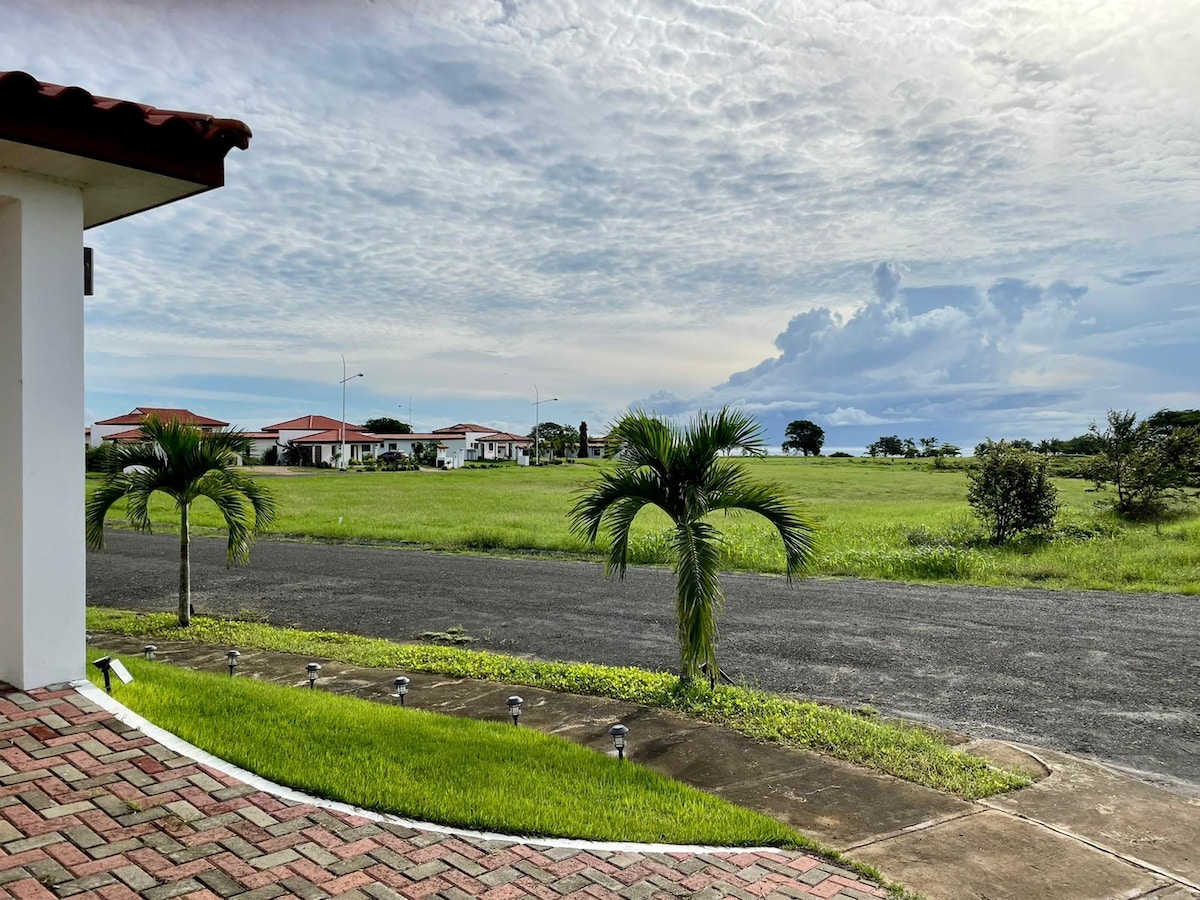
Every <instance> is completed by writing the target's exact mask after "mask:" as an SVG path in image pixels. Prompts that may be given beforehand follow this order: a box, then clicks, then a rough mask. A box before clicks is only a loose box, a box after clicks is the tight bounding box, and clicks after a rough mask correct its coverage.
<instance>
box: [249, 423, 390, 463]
mask: <svg viewBox="0 0 1200 900" xmlns="http://www.w3.org/2000/svg"><path fill="white" fill-rule="evenodd" d="M343 427H344V429H345V437H346V459H347V461H349V460H351V459H362V458H363V457H364V456H366V455H367V454H368V453H370V452H371V448H372V447H373V446H374V444H375V437H374V436H373V435H367V434H366V429H365V428H363V427H362V426H361V425H353V424H351V423H350V422H346V423H345V424H344V426H343V423H342V422H341V420H340V419H331V418H329V416H316V415H309V416H299V417H298V418H295V419H288V420H287V421H286V422H279V423H278V424H276V425H268V426H267V427H266V428H264V429H263V430H262V431H261V432H258V434H261V435H263V441H264V442H266V440H267V439H268V438H269V437H271V436H273V437H274V445H275V446H276V447H277V448H278V451H279V454H280V457H282V456H283V454H284V453H285V452H286V451H287V450H288V445H289V444H294V445H295V446H296V449H297V450H299V451H300V453H301V459H300V464H301V465H310V466H319V465H321V464H322V463H330V464H333V463H334V462H336V461H337V458H338V455H339V454H340V453H341V450H342V431H343ZM269 446H270V444H267V447H269ZM266 449H267V448H266V447H264V448H263V449H262V450H261V451H259V450H256V451H255V452H256V453H258V455H260V456H261V454H262V453H263V452H265V451H266Z"/></svg>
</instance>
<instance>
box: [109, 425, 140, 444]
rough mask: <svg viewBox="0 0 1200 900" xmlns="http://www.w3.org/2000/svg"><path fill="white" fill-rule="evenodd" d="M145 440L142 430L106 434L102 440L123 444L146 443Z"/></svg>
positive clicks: (132, 429) (133, 429) (134, 429)
mask: <svg viewBox="0 0 1200 900" xmlns="http://www.w3.org/2000/svg"><path fill="white" fill-rule="evenodd" d="M145 439H146V436H145V435H144V434H142V429H140V428H130V429H129V430H128V431H118V432H117V433H116V434H106V435H104V437H102V438H101V439H100V440H102V441H113V442H114V443H120V444H123V443H129V442H133V443H137V442H140V441H144V440H145Z"/></svg>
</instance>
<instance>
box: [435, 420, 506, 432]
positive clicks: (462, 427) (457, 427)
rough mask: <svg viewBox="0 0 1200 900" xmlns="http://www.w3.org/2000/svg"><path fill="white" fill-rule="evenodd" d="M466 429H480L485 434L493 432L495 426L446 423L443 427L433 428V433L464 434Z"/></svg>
mask: <svg viewBox="0 0 1200 900" xmlns="http://www.w3.org/2000/svg"><path fill="white" fill-rule="evenodd" d="M468 431H481V432H483V433H485V434H492V433H495V431H496V429H495V428H488V426H486V425H472V424H471V423H469V422H468V423H466V424H464V423H462V422H459V423H458V424H457V425H447V426H446V427H445V428H435V429H433V433H434V434H465V433H466V432H468Z"/></svg>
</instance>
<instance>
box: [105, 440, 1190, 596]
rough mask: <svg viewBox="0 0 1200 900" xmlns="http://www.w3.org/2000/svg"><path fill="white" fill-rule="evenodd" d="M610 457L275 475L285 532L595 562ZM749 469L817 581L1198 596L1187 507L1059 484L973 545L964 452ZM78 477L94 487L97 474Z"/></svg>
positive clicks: (646, 536)
mask: <svg viewBox="0 0 1200 900" xmlns="http://www.w3.org/2000/svg"><path fill="white" fill-rule="evenodd" d="M604 465H608V463H605V462H602V461H595V462H587V463H583V462H580V463H579V464H576V465H572V466H549V467H542V468H533V467H523V466H505V467H501V468H496V469H487V468H484V469H456V470H453V471H451V472H425V473H419V474H418V473H413V476H412V477H408V478H398V477H396V475H395V473H388V472H367V473H359V474H357V475H355V476H353V477H351V476H348V475H342V474H339V473H336V472H321V473H319V474H316V475H313V476H312V477H306V478H270V482H269V483H270V487H271V490H272V491H273V492H274V493H275V495H276V498H277V501H278V507H279V515H278V517H277V521H276V533H277V534H279V535H281V536H289V537H297V538H302V539H308V540H329V541H365V542H383V543H390V544H414V545H418V546H422V547H429V548H432V549H437V550H448V551H468V552H486V553H500V554H513V555H520V554H528V553H539V554H557V555H565V556H570V557H579V558H585V559H599V558H600V557H601V556H602V554H603V553H604V550H605V547H604V544H603V543H601V544H600V545H599V546H597V547H592V546H590V545H589V544H587V543H586V542H585V541H583V540H581V539H580V538H578V537H577V536H575V535H573V534H572V533H571V531H570V527H569V524H568V520H567V513H568V511H569V510H570V508H571V504H572V501H573V498H574V495H575V492H576V491H578V490H579V489H580V488H581V487H582V486H584V485H585V484H587V483H588V482H589V481H591V480H592V479H594V478H595V477H596V472H597V467H598V466H604ZM747 465H748V466H749V467H750V468H751V470H752V471H753V474H754V475H755V476H756V477H759V478H763V479H767V480H771V481H775V482H778V483H779V484H780V485H782V486H783V487H784V488H785V489H786V490H787V491H788V492H790V493H791V494H793V495H794V496H796V497H797V498H799V499H800V500H801V501H802V502H803V504H804V506H805V508H806V509H807V510H808V512H809V514H810V515H811V517H812V518H813V520H814V521H815V522H816V524H817V525H818V527H819V532H818V546H817V557H816V560H815V564H814V567H813V570H812V571H813V574H816V575H834V576H851V577H859V578H879V579H888V580H897V581H918V582H929V583H936V582H954V583H967V584H986V585H997V586H1010V587H1012V586H1028V587H1046V588H1059V589H1076V590H1082V589H1088V590H1100V589H1109V590H1119V591H1168V592H1179V593H1187V594H1200V512H1197V511H1196V510H1194V509H1193V510H1191V511H1188V512H1187V513H1186V514H1185V515H1183V516H1181V517H1179V518H1177V519H1175V520H1173V521H1171V522H1170V523H1169V524H1168V525H1164V526H1163V527H1162V528H1161V529H1156V528H1155V527H1154V526H1153V525H1137V524H1131V523H1121V522H1118V521H1116V520H1115V519H1113V518H1112V517H1111V516H1109V515H1107V514H1105V513H1103V512H1101V511H1099V510H1098V508H1097V506H1096V501H1097V499H1103V498H1104V497H1105V496H1106V495H1104V494H1096V493H1094V492H1091V491H1089V490H1088V489H1089V488H1090V483H1088V482H1086V481H1084V480H1081V479H1075V478H1056V479H1054V483H1055V486H1056V487H1057V488H1058V489H1059V499H1060V501H1061V503H1062V513H1061V514H1060V517H1059V522H1060V527H1059V529H1058V530H1057V531H1056V532H1055V533H1054V534H1052V535H1049V536H1048V537H1046V538H1043V539H1035V540H1028V541H1024V542H1020V543H1018V544H1015V545H1013V546H1009V547H1003V548H996V547H991V546H989V545H987V543H986V541H985V540H983V539H982V533H981V531H980V529H979V528H978V526H977V525H976V524H975V522H974V519H973V518H972V516H971V513H970V509H969V508H968V506H967V501H966V497H967V482H966V475H965V474H964V469H963V466H965V465H966V463H965V461H956V462H955V464H953V465H951V466H949V467H948V468H945V469H940V470H939V469H935V468H934V466H933V464H932V462H931V461H929V460H877V459H828V458H824V457H822V458H815V459H786V458H776V457H772V458H769V459H761V460H750V461H748V462H747ZM251 474H253V473H251ZM87 483H88V487H89V489H94V486H95V484H96V483H97V482H96V481H95V480H94V479H89V481H88V482H87ZM151 514H152V517H153V520H154V522H155V523H156V526H157V527H161V528H164V529H169V528H171V527H176V526H177V524H178V518H177V516H176V515H175V513H174V510H173V508H172V506H171V503H170V501H168V500H167V499H166V498H157V499H156V500H155V502H154V504H153V505H152V508H151ZM121 515H122V511H121V509H120V508H115V509H114V511H113V513H112V515H111V516H110V519H111V521H113V523H114V524H116V523H117V522H118V521H119V520H120V517H121ZM192 523H193V525H195V526H196V527H197V529H198V533H203V532H204V529H205V528H208V529H213V533H216V531H215V529H216V528H217V526H219V524H220V522H219V517H218V514H217V512H216V510H215V508H214V507H213V506H212V505H211V504H210V503H208V502H207V501H204V500H201V501H198V502H197V503H196V504H195V506H194V507H193V514H192ZM716 524H717V525H718V526H719V527H720V529H721V531H722V532H723V534H724V535H725V546H724V550H723V561H722V562H723V566H724V567H725V568H726V569H728V570H732V571H745V572H764V573H782V572H783V563H784V560H783V550H782V547H781V546H780V543H779V538H778V536H777V535H775V534H773V533H772V532H771V530H770V529H769V528H768V527H767V526H766V525H765V523H764V522H762V520H760V519H758V518H757V517H755V516H752V515H739V516H729V517H725V516H721V517H720V518H718V519H717V520H716ZM667 525H668V522H667V520H666V518H665V516H663V515H661V514H659V513H657V511H654V510H649V511H647V512H646V513H645V514H643V515H641V516H639V517H638V519H637V520H636V522H635V523H634V527H633V534H632V540H631V546H630V562H631V563H633V564H635V565H655V564H660V565H661V564H667V563H668V562H669V561H670V552H669V551H670V547H669V541H668V536H667V532H666V528H667Z"/></svg>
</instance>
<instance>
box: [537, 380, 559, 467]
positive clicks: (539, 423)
mask: <svg viewBox="0 0 1200 900" xmlns="http://www.w3.org/2000/svg"><path fill="white" fill-rule="evenodd" d="M557 402H558V398H557V397H548V398H547V399H545V400H543V399H542V395H541V394H539V393H538V386H537V385H536V384H535V385H534V386H533V410H534V420H533V456H534V459H533V464H534V465H535V466H540V465H541V464H542V447H541V444H539V443H538V430H539V429H540V428H541V427H542V404H543V403H557Z"/></svg>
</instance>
